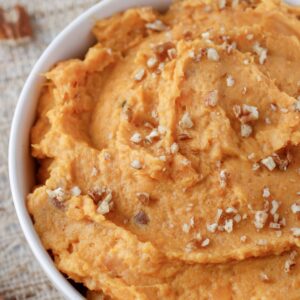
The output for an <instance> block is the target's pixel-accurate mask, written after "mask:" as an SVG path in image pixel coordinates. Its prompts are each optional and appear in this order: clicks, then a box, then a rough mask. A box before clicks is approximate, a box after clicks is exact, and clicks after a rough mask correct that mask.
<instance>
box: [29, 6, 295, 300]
mask: <svg viewBox="0 0 300 300" xmlns="http://www.w3.org/2000/svg"><path fill="white" fill-rule="evenodd" d="M299 16H300V13H299V10H297V9H292V8H291V7H288V6H285V5H283V4H281V3H279V2H277V1H275V0H273V1H271V0H264V1H257V2H252V1H250V2H247V1H240V2H239V1H235V0H232V2H231V1H226V0H223V1H222V0H221V1H219V2H210V3H205V2H204V1H197V0H185V1H177V2H175V3H174V4H173V5H172V6H171V7H170V9H169V10H168V11H167V12H166V13H164V14H161V13H158V12H156V11H155V10H153V9H151V8H137V9H131V10H128V11H126V12H124V13H122V14H119V15H116V16H113V17H111V18H109V19H107V20H102V21H98V22H97V23H96V24H95V27H94V29H93V33H94V35H95V37H96V38H97V41H98V42H97V44H96V45H95V46H93V47H92V48H90V49H89V50H88V52H87V54H86V56H85V58H84V59H83V60H80V59H71V60H68V61H64V62H60V63H59V64H57V66H55V67H54V68H53V69H52V70H51V71H49V72H48V73H47V74H46V78H47V83H46V85H45V88H44V89H43V93H42V95H41V97H40V101H39V107H38V112H37V121H36V123H35V125H34V127H33V129H32V155H33V157H35V158H36V159H37V160H38V162H39V170H38V176H37V177H38V180H39V186H37V187H36V188H35V189H34V191H33V192H32V193H31V194H30V195H29V196H28V207H29V211H30V213H31V214H32V216H33V220H34V223H35V227H36V230H37V232H38V234H39V235H40V237H41V240H42V242H43V244H44V246H45V248H46V249H47V250H49V251H51V252H52V254H53V257H54V260H55V263H56V265H57V267H58V268H59V269H60V270H61V271H62V272H63V273H65V274H66V275H67V276H69V277H70V278H72V279H73V280H75V281H76V282H80V283H83V284H84V285H85V286H86V287H87V288H88V289H89V290H90V291H95V292H100V291H103V292H104V293H105V294H106V295H107V296H109V297H111V298H112V299H126V300H127V299H128V300H130V299H145V300H146V299H151V300H155V299H180V300H183V299H188V300H193V299H218V300H219V299H263V298H264V299H272V298H274V299H285V298H286V297H288V298H289V299H297V298H298V297H299V292H298V289H299V288H300V262H299V255H298V252H299V251H298V246H299V245H300V242H299V237H300V219H299V217H300V214H299V213H300V187H299V180H300V152H299V150H300V146H299V143H300V97H299V96H300V21H299Z"/></svg>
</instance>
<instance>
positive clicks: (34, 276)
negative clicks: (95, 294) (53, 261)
mask: <svg viewBox="0 0 300 300" xmlns="http://www.w3.org/2000/svg"><path fill="white" fill-rule="evenodd" d="M98 1H99V0H51V1H48V0H0V6H2V7H4V8H9V7H12V6H13V5H15V4H17V3H19V4H23V5H24V6H25V7H26V8H27V10H28V12H29V14H30V17H31V21H32V26H33V30H34V38H33V39H32V40H31V41H30V42H28V43H26V44H21V45H18V46H9V45H5V44H3V43H0V298H1V295H2V297H4V299H11V300H13V299H39V300H46V299H51V300H53V299H63V297H62V295H60V293H59V292H58V291H56V289H55V288H54V287H53V286H52V284H51V283H50V282H49V280H48V279H47V278H46V276H45V274H44V273H43V271H42V270H41V268H40V266H39V265H38V263H37V262H36V260H35V258H34V257H33V254H32V253H31V250H30V249H29V247H28V245H27V244H26V241H25V238H24V236H23V234H22V232H21V229H20V226H19V223H18V220H17V217H16V214H15V212H14V207H13V202H12V199H11V194H10V188H9V181H8V167H7V150H8V149H7V148H8V140H9V131H10V124H11V120H12V117H13V112H14V109H15V105H16V103H17V100H18V96H19V94H20V92H21V89H22V86H23V84H24V81H25V79H26V77H27V76H28V74H29V72H30V70H31V68H32V66H33V64H34V63H35V61H36V60H37V59H38V57H39V56H40V55H41V53H42V52H43V50H44V49H45V48H46V46H47V45H48V44H49V43H50V42H51V40H52V39H53V38H54V37H55V36H56V35H57V34H58V33H59V32H60V31H61V30H62V29H63V28H64V27H65V26H66V25H67V24H68V23H70V22H71V21H72V20H73V19H74V18H75V17H76V16H78V15H79V14H81V13H82V12H83V11H84V10H86V9H87V8H89V7H90V6H92V5H93V4H95V3H96V2H98Z"/></svg>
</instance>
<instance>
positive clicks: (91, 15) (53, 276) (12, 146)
mask: <svg viewBox="0 0 300 300" xmlns="http://www.w3.org/2000/svg"><path fill="white" fill-rule="evenodd" d="M170 3H171V0H126V1H119V0H102V1H101V2H99V3H97V4H95V5H93V6H91V7H90V8H89V9H87V10H86V11H84V12H83V13H81V14H80V15H79V16H78V17H76V18H75V19H74V20H73V21H72V22H71V23H69V24H68V25H67V26H66V27H65V28H64V29H63V30H62V31H61V32H60V33H59V34H58V35H57V36H56V37H55V38H54V39H53V40H52V42H51V43H50V44H49V45H48V46H47V47H46V49H45V50H44V51H43V53H42V55H41V56H40V57H39V58H38V60H37V62H36V63H35V64H34V66H33V68H32V70H31V72H30V74H29V75H28V77H27V79H26V81H25V84H24V86H23V89H22V91H21V94H20V96H19V99H18V101H17V105H16V108H15V111H14V114H13V119H12V123H11V131H10V136H9V144H8V170H9V182H10V189H11V193H12V198H13V203H14V206H15V210H16V214H17V217H18V220H19V223H20V225H21V229H22V231H23V234H24V236H25V238H26V241H27V243H28V244H29V246H30V249H31V251H32V252H33V254H34V256H35V258H36V259H37V261H38V262H39V264H40V266H41V267H42V269H43V271H44V273H45V274H46V275H47V277H48V278H49V279H50V281H51V282H52V283H53V284H54V286H55V287H56V288H57V290H58V291H60V292H61V293H62V295H63V296H64V297H65V298H67V299H72V300H82V299H85V298H84V297H83V296H82V295H81V294H80V293H79V292H78V291H77V290H76V289H75V288H74V287H73V286H72V285H71V284H70V283H69V282H68V281H67V279H66V278H65V277H64V276H63V275H62V273H61V272H60V271H59V270H58V269H57V268H56V266H55V264H54V262H53V260H52V259H51V258H50V256H49V254H48V253H47V251H46V249H45V248H44V247H43V245H42V243H41V241H40V238H39V236H38V234H37V232H36V231H35V229H34V226H33V223H32V220H31V217H30V215H29V212H28V210H27V207H26V198H25V196H24V192H23V193H22V189H23V190H24V189H25V190H28V188H24V186H25V185H26V183H25V181H28V180H29V179H25V178H24V177H22V176H21V174H22V173H24V174H25V172H24V171H25V169H26V166H25V165H26V162H25V160H26V158H27V157H29V145H30V143H29V139H30V138H29V135H27V134H25V136H24V127H25V130H26V122H27V127H28V126H29V127H28V128H27V129H28V130H27V133H29V129H30V128H31V127H32V124H33V122H34V119H35V113H36V106H37V101H38V96H39V94H40V90H41V82H42V81H43V80H44V79H41V78H42V76H41V74H42V73H43V72H44V71H47V70H48V69H49V68H50V67H51V66H52V65H53V62H52V63H51V59H50V64H49V61H48V60H49V59H48V57H50V56H51V55H52V56H53V55H54V53H55V51H56V50H57V49H59V47H62V45H63V42H64V39H65V38H68V37H69V38H70V35H71V33H72V32H73V33H74V32H75V30H76V29H79V30H80V26H81V25H82V24H84V25H85V26H86V27H87V28H88V27H89V32H90V31H91V28H92V24H94V21H95V20H96V19H102V18H105V17H108V16H111V15H113V14H114V13H117V12H120V11H124V10H126V9H128V8H131V7H137V6H145V5H150V6H152V7H155V8H157V9H163V8H166V7H167V6H168V5H170ZM99 14H100V15H102V16H100V17H99V16H98V15H99ZM76 32H77V31H76ZM79 37H80V36H79ZM77 40H78V37H77ZM77 43H79V42H78V41H77ZM85 43H86V45H87V47H86V48H85V50H87V49H88V48H89V46H91V45H92V39H91V37H89V38H88V39H87V40H86V41H85ZM68 46H69V45H68ZM68 46H67V47H68ZM55 56H56V55H54V57H55ZM64 56H66V57H64ZM72 57H74V56H72V55H69V54H67V55H66V54H64V55H62V57H61V58H60V59H58V60H56V61H55V62H57V61H59V60H62V59H67V58H72ZM52 60H53V59H52ZM34 93H35V96H33V97H32V95H33V94H34ZM30 95H31V97H29V96H30ZM28 103H33V104H32V105H31V106H30V105H28ZM24 115H25V116H27V115H29V116H30V117H29V119H30V120H29V121H28V120H26V117H25V118H23V116H24ZM24 124H25V125H24ZM28 124H29V125H28ZM22 133H23V135H22ZM25 133H26V132H25ZM26 135H27V136H26ZM30 185H31V186H32V184H30ZM27 186H28V184H27ZM25 194H26V193H25Z"/></svg>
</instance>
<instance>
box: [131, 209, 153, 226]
mask: <svg viewBox="0 0 300 300" xmlns="http://www.w3.org/2000/svg"><path fill="white" fill-rule="evenodd" d="M133 219H134V222H135V223H136V224H139V225H147V224H148V223H149V221H150V220H149V217H148V215H147V214H146V213H145V212H144V211H143V210H140V211H139V212H138V213H137V214H136V215H135V216H134V217H133Z"/></svg>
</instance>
